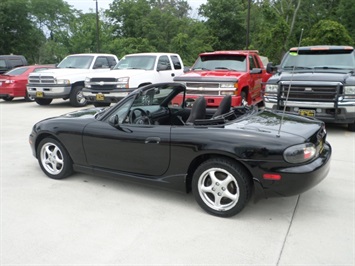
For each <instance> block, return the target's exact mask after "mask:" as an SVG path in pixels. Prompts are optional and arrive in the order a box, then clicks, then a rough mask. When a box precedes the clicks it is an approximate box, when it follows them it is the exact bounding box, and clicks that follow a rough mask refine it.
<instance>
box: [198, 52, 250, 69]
mask: <svg viewBox="0 0 355 266" xmlns="http://www.w3.org/2000/svg"><path fill="white" fill-rule="evenodd" d="M192 69H193V70H215V69H227V70H236V71H246V69H247V60H246V57H245V56H244V55H202V56H200V57H199V58H198V59H197V61H196V62H195V64H194V66H193V67H192Z"/></svg>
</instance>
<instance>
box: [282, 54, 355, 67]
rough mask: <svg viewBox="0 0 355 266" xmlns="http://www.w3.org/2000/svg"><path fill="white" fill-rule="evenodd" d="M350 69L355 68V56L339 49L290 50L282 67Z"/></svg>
mask: <svg viewBox="0 0 355 266" xmlns="http://www.w3.org/2000/svg"><path fill="white" fill-rule="evenodd" d="M293 67H295V69H349V68H352V69H353V68H355V58H354V56H349V52H348V51H346V50H343V52H342V53H339V51H332V50H328V51H306V52H304V51H302V53H299V54H298V55H297V53H293V52H290V53H288V54H287V56H286V57H285V59H284V60H283V62H282V63H281V68H283V69H290V68H293Z"/></svg>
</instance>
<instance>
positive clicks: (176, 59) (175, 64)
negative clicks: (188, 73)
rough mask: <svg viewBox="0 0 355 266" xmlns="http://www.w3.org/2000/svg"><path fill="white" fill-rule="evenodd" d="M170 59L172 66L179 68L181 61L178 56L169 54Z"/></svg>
mask: <svg viewBox="0 0 355 266" xmlns="http://www.w3.org/2000/svg"><path fill="white" fill-rule="evenodd" d="M170 58H171V61H172V62H173V65H174V68H175V69H181V62H180V60H179V58H178V57H177V56H176V55H172V56H170Z"/></svg>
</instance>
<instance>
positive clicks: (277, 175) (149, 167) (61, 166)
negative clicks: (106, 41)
mask: <svg viewBox="0 0 355 266" xmlns="http://www.w3.org/2000/svg"><path fill="white" fill-rule="evenodd" d="M187 103H188V104H187ZM29 142H30V145H31V148H32V151H33V155H34V156H35V157H36V158H37V159H38V162H39V165H40V167H41V168H42V170H43V172H44V173H45V174H46V175H47V176H49V177H51V178H54V179H62V178H65V177H67V176H69V175H71V174H72V173H73V172H74V171H77V172H82V173H87V174H97V175H101V176H104V177H110V178H112V177H113V178H116V177H117V178H123V179H126V180H131V181H136V182H140V183H146V184H156V185H158V186H161V187H165V188H169V189H174V190H178V191H184V192H189V191H192V193H193V194H194V197H195V199H196V201H197V202H198V204H199V205H200V206H201V207H202V208H203V209H204V210H205V211H207V212H208V213H211V214H213V215H217V216H221V217H229V216H232V215H235V214H237V213H238V212H240V211H241V210H242V209H243V208H244V207H245V205H246V204H247V202H248V200H249V199H250V198H251V196H252V195H253V194H254V197H255V199H260V198H261V197H262V198H267V197H273V196H291V195H297V194H300V193H302V192H304V191H306V190H308V189H310V188H312V187H313V186H315V185H316V184H318V183H319V182H320V181H321V180H323V179H324V178H325V177H326V175H327V173H328V171H329V165H330V158H331V146H330V145H329V143H328V142H327V141H326V131H325V127H324V123H323V122H321V121H318V120H315V119H313V118H306V117H301V116H298V115H292V114H282V113H281V112H279V111H267V110H262V109H257V108H256V107H242V106H241V107H237V108H233V109H231V107H230V96H226V97H225V98H224V100H223V101H222V103H221V105H220V106H219V108H218V109H214V110H213V109H206V101H205V99H204V98H203V97H200V98H198V99H197V100H196V101H195V102H193V103H191V102H190V101H189V99H185V86H184V85H182V84H180V83H162V84H153V85H148V86H145V87H142V88H140V89H137V90H136V91H134V92H132V93H131V94H130V95H128V96H127V97H126V98H124V99H123V100H121V101H120V102H119V103H117V104H116V105H114V106H112V107H110V108H107V109H99V108H93V109H85V110H79V111H76V112H72V113H69V114H65V115H62V116H58V117H54V118H49V119H46V120H43V121H40V122H38V123H37V124H35V125H34V126H33V130H32V133H31V134H30V138H29Z"/></svg>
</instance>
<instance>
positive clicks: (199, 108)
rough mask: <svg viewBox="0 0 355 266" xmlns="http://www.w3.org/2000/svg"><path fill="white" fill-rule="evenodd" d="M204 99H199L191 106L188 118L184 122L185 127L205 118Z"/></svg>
mask: <svg viewBox="0 0 355 266" xmlns="http://www.w3.org/2000/svg"><path fill="white" fill-rule="evenodd" d="M206 105H207V104H206V99H205V98H204V97H202V96H201V97H199V98H197V99H196V101H195V102H194V104H193V105H192V108H191V112H190V116H189V117H188V118H187V120H186V124H187V125H193V124H194V122H195V120H196V119H204V118H205V116H206Z"/></svg>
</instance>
